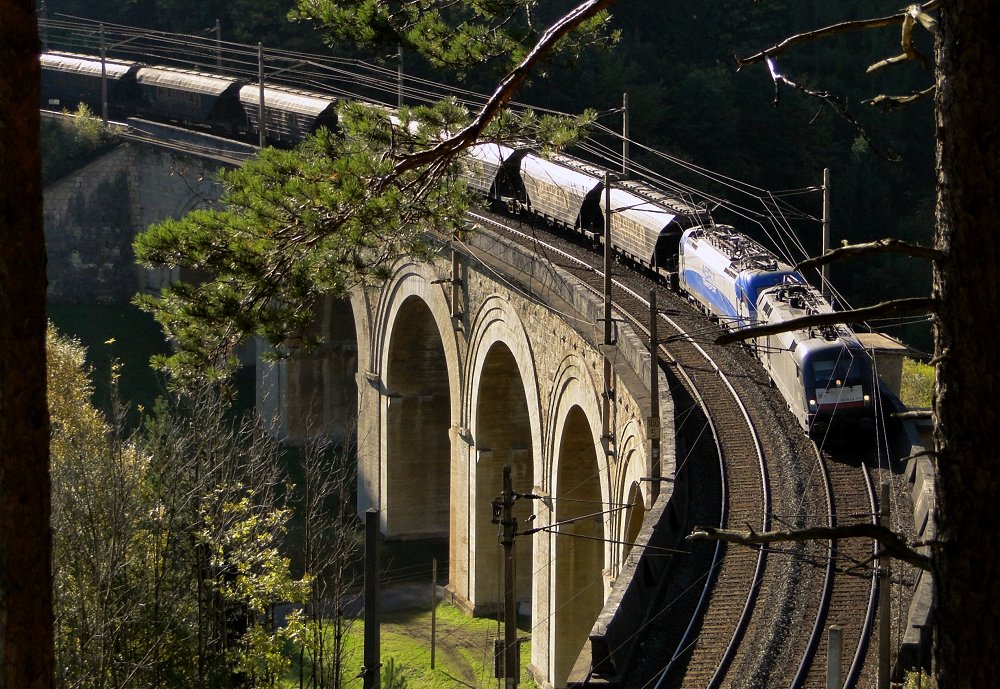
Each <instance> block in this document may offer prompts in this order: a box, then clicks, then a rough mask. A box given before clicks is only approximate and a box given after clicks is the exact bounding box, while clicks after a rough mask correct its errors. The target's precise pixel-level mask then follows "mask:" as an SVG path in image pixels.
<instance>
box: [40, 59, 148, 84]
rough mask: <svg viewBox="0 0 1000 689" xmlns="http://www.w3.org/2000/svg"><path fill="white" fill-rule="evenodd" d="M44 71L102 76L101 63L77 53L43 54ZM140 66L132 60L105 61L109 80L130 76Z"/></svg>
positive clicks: (41, 60)
mask: <svg viewBox="0 0 1000 689" xmlns="http://www.w3.org/2000/svg"><path fill="white" fill-rule="evenodd" d="M39 62H40V63H41V65H42V69H52V70H58V71H60V72H76V73H77V74H85V75H87V76H96V77H99V76H101V61H100V60H99V59H97V60H95V59H94V58H93V57H90V56H89V55H77V54H75V53H42V54H41V55H40V56H39ZM138 66H139V63H138V62H131V61H130V60H114V59H109V58H106V59H105V60H104V72H105V74H107V76H108V78H109V79H120V78H122V77H124V76H128V75H129V74H130V73H131V72H132V71H134V70H135V69H136V68H137V67H138Z"/></svg>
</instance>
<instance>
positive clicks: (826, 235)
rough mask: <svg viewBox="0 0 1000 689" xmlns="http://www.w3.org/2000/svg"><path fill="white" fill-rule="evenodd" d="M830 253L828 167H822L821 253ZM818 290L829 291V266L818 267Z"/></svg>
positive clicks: (826, 293)
mask: <svg viewBox="0 0 1000 689" xmlns="http://www.w3.org/2000/svg"><path fill="white" fill-rule="evenodd" d="M828 253H830V168H828V167H825V168H823V250H822V255H823V256H825V255H826V254H828ZM819 291H820V292H822V293H823V294H824V295H828V294H829V293H830V266H829V265H828V264H823V266H822V267H821V268H820V290H819Z"/></svg>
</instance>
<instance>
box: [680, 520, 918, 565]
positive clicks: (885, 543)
mask: <svg viewBox="0 0 1000 689" xmlns="http://www.w3.org/2000/svg"><path fill="white" fill-rule="evenodd" d="M845 538H871V539H873V540H876V541H878V542H879V544H880V545H881V546H882V547H883V548H884V552H885V553H886V554H887V555H889V556H890V557H893V558H895V559H897V560H900V561H902V562H905V563H907V564H909V565H912V566H914V567H916V568H918V569H922V570H924V571H930V568H931V559H930V557H928V556H927V555H924V554H922V553H918V552H917V551H916V550H914V549H913V548H911V547H910V546H908V545H907V544H906V541H904V540H903V539H902V538H900V536H899V534H897V533H896V532H895V531H893V530H892V529H889V528H886V527H884V526H879V525H877V524H846V525H844V526H834V527H827V526H818V527H813V528H809V529H795V530H792V531H761V532H756V531H753V530H750V531H735V530H732V529H717V528H715V527H712V526H696V527H694V530H692V531H691V534H690V535H688V539H689V540H698V539H708V540H713V541H726V542H727V543H737V544H739V545H769V544H771V543H787V542H790V541H795V542H801V541H831V540H839V539H845Z"/></svg>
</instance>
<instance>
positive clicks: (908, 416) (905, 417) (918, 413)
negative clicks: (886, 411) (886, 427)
mask: <svg viewBox="0 0 1000 689" xmlns="http://www.w3.org/2000/svg"><path fill="white" fill-rule="evenodd" d="M892 418H894V419H899V420H901V421H910V420H913V421H918V420H922V419H933V418H934V412H933V411H931V410H930V409H912V410H910V411H898V412H895V413H894V414H892Z"/></svg>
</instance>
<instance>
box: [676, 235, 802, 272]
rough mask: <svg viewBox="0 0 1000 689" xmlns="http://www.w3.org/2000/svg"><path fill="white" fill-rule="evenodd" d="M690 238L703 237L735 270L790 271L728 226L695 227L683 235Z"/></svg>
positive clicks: (753, 242)
mask: <svg viewBox="0 0 1000 689" xmlns="http://www.w3.org/2000/svg"><path fill="white" fill-rule="evenodd" d="M685 234H686V235H688V236H692V237H699V236H700V237H703V238H704V239H705V241H707V242H709V243H710V244H711V245H712V246H714V247H715V248H716V249H718V250H719V251H720V252H721V253H722V254H724V255H725V256H726V257H727V258H728V259H729V260H730V261H731V262H732V263H733V267H734V268H736V269H737V270H782V271H785V270H791V266H789V265H788V264H786V263H784V262H783V261H781V260H780V259H778V257H777V256H775V255H774V254H773V253H771V252H770V251H768V250H767V249H766V248H764V246H762V245H761V244H759V243H757V242H756V241H754V240H753V239H751V238H750V237H748V236H746V235H745V234H741V233H739V232H737V231H736V230H735V229H733V228H732V227H731V226H730V225H713V226H711V227H704V226H702V227H695V228H691V229H690V230H687V232H686V233H685Z"/></svg>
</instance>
